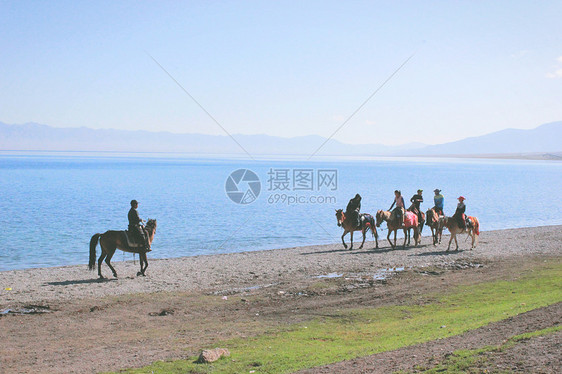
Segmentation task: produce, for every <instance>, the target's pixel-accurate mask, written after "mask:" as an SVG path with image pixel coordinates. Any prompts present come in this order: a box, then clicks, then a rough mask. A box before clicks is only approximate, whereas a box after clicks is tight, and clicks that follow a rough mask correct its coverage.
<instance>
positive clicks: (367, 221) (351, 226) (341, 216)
mask: <svg viewBox="0 0 562 374" xmlns="http://www.w3.org/2000/svg"><path fill="white" fill-rule="evenodd" d="M359 217H360V221H361V226H359V227H358V226H356V225H355V222H351V221H350V220H348V219H346V216H345V213H344V212H343V210H342V209H336V218H337V219H338V226H340V227H343V235H342V236H341V241H342V243H343V247H344V248H345V249H347V244H345V240H344V239H343V237H344V236H346V235H347V233H348V232H349V233H350V236H351V246H350V247H349V250H352V249H353V232H354V231H361V232H362V233H363V242H362V243H361V246H360V247H359V249H362V248H363V244H365V234H366V233H367V230H371V233H372V234H373V236H374V237H375V243H376V247H377V248H378V247H379V234H378V233H377V228H376V226H375V220H374V219H373V216H372V215H370V214H368V213H361V214H359Z"/></svg>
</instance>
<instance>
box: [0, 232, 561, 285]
mask: <svg viewBox="0 0 562 374" xmlns="http://www.w3.org/2000/svg"><path fill="white" fill-rule="evenodd" d="M558 226H560V227H562V224H552V225H541V226H521V227H510V228H504V229H496V230H480V236H482V233H486V232H490V233H493V232H501V231H507V230H519V229H534V228H542V227H558ZM429 230H430V229H429V228H427V226H426V227H424V232H425V233H424V234H422V245H425V244H427V241H428V240H430V239H429V238H430V237H431V234H430V233H429ZM377 231H378V233H379V241H383V243H385V244H382V246H385V245H386V246H388V242H387V241H386V236H385V235H383V234H384V233H385V232H387V229H386V227H385V228H384V229H383V230H381V228H377ZM357 235H360V234H359V233H358V234H356V235H355V240H356V241H355V242H354V243H353V245H354V246H355V248H357V245H360V243H361V237H360V236H357ZM445 237H447V238H449V237H450V234H449V233H448V231H447V230H444V233H443V238H445ZM463 237H464V236H463ZM397 238H398V239H397V243H398V244H401V243H402V240H403V239H404V235H403V234H402V232H399V233H398V235H397ZM424 239H425V240H424ZM345 240H346V241H345V242H346V243H347V244H348V246H349V235H347V236H346V237H345ZM357 240H358V241H357ZM447 240H448V239H447ZM369 241H373V242H374V239H373V237H372V236H371V234H370V233H367V238H366V240H365V245H367V243H368V242H369ZM337 245H341V242H340V241H338V242H336V243H329V244H314V243H311V244H305V245H301V246H289V247H275V248H269V249H257V250H252V251H247V250H246V251H244V250H243V251H233V252H225V253H212V254H211V253H209V254H197V255H187V256H179V257H166V258H152V259H151V258H150V255H149V261H150V262H151V263H152V261H163V260H181V259H188V258H195V257H202V256H221V255H234V254H238V253H258V252H269V251H280V250H286V249H298V248H309V247H332V246H337ZM452 245H454V244H452ZM379 246H381V245H380V244H379ZM459 247H460V244H459ZM407 248H408V247H407ZM342 249H343V247H342ZM123 253H124V252H122V251H120V250H117V251H116V252H115V256H114V258H113V261H112V262H111V263H112V264H116V263H129V262H131V263H132V262H138V256H135V259H134V260H119V259H118V255H123ZM96 254H97V255H98V256H99V254H100V247H99V244H98V246H97V247H96ZM96 264H97V259H96ZM77 266H86V267H87V266H88V264H87V263H81V264H66V265H57V266H38V267H28V268H17V269H6V270H0V280H1V276H2V274H3V273H7V272H15V271H27V270H43V269H60V268H72V267H77ZM96 266H97V265H96ZM104 267H105V265H104ZM102 271H103V268H102ZM104 273H105V272H104ZM0 286H1V285H0ZM0 291H1V290H0Z"/></svg>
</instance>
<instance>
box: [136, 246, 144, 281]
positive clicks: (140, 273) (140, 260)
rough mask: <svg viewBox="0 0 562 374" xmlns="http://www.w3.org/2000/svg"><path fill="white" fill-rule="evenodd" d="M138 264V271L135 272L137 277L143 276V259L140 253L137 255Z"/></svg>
mask: <svg viewBox="0 0 562 374" xmlns="http://www.w3.org/2000/svg"><path fill="white" fill-rule="evenodd" d="M139 264H140V271H138V272H137V277H138V276H139V275H143V274H142V273H143V272H142V266H143V265H144V259H143V256H142V252H140V253H139Z"/></svg>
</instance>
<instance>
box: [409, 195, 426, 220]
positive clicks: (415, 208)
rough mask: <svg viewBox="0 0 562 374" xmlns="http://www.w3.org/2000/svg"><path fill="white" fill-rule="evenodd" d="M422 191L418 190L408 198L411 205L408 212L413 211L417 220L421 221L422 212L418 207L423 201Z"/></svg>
mask: <svg viewBox="0 0 562 374" xmlns="http://www.w3.org/2000/svg"><path fill="white" fill-rule="evenodd" d="M422 192H423V190H418V193H417V194H415V195H414V196H412V198H411V199H410V202H411V203H412V205H411V206H410V209H409V210H410V212H412V213H415V214H416V215H417V216H418V222H421V221H422V220H423V219H422V212H421V209H420V204H421V203H423V196H422Z"/></svg>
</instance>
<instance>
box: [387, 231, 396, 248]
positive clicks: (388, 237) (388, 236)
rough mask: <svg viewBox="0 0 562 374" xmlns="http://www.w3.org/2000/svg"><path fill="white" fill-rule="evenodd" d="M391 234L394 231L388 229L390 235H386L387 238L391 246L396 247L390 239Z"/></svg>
mask: <svg viewBox="0 0 562 374" xmlns="http://www.w3.org/2000/svg"><path fill="white" fill-rule="evenodd" d="M390 234H392V231H390V230H388V235H387V236H386V240H388V243H389V244H390V248H392V249H394V245H393V244H392V242H391V241H390ZM395 240H396V239H395Z"/></svg>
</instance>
